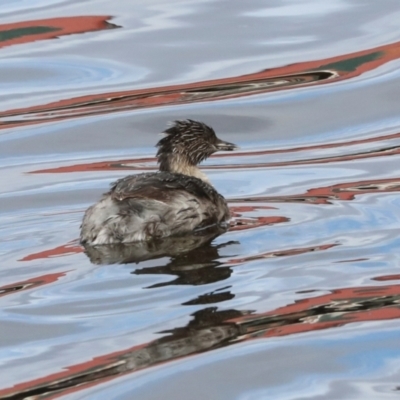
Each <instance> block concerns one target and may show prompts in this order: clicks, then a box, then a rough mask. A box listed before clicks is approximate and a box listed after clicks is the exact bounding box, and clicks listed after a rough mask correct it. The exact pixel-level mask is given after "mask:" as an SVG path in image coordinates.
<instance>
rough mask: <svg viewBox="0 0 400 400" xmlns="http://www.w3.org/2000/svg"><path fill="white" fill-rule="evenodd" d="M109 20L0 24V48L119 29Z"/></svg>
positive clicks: (98, 18)
mask: <svg viewBox="0 0 400 400" xmlns="http://www.w3.org/2000/svg"><path fill="white" fill-rule="evenodd" d="M109 19H111V17H109V16H100V15H99V16H95V15H90V16H89V15H88V16H79V17H66V18H49V19H38V20H34V21H23V22H14V23H12V24H0V48H2V47H5V46H11V45H15V44H22V43H30V42H35V41H38V40H46V39H54V38H58V37H60V36H64V35H72V34H77V33H86V32H93V31H99V30H104V29H112V28H119V27H118V26H117V25H114V24H111V23H109V22H107V20H109Z"/></svg>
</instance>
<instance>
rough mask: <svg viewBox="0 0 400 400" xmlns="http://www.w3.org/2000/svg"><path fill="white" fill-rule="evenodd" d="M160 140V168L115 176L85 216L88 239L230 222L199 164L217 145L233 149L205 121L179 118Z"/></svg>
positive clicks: (123, 238) (104, 240)
mask: <svg viewBox="0 0 400 400" xmlns="http://www.w3.org/2000/svg"><path fill="white" fill-rule="evenodd" d="M163 133H164V134H165V136H164V137H163V138H162V139H161V140H160V141H159V142H158V143H157V148H158V151H157V155H156V157H157V161H158V164H159V171H157V172H150V173H142V174H137V175H129V176H126V177H124V178H122V179H119V180H117V181H116V182H114V183H113V184H112V185H111V189H110V190H109V191H108V192H107V193H105V194H104V195H103V197H102V198H101V199H100V201H99V202H98V203H96V204H94V205H92V206H91V207H89V208H88V209H87V210H86V212H85V214H84V217H83V221H82V225H81V232H80V240H81V243H82V244H84V245H94V246H95V245H102V244H113V243H131V242H141V241H149V240H152V239H160V238H164V237H169V236H183V235H185V234H188V233H196V232H201V231H202V230H204V229H208V228H209V227H210V226H216V225H218V226H220V227H226V226H227V224H228V221H229V218H230V213H229V208H228V205H227V203H226V200H225V198H224V197H223V196H222V195H220V194H219V193H218V192H217V191H216V190H215V189H214V187H213V186H212V185H211V183H210V181H209V180H208V178H207V176H206V175H205V174H204V173H203V172H202V171H201V170H200V169H199V168H198V164H200V163H201V162H202V161H203V160H205V159H206V158H208V157H209V156H210V155H211V154H213V153H215V152H217V151H221V150H222V151H232V150H235V149H236V148H237V146H236V145H235V144H233V143H229V142H225V141H223V140H221V139H219V138H218V137H217V136H216V134H215V132H214V130H213V129H212V128H211V127H210V126H207V125H206V124H204V123H202V122H199V121H193V120H191V119H187V120H180V121H175V123H174V124H173V125H172V126H171V127H169V128H168V129H166V130H165V131H164V132H163Z"/></svg>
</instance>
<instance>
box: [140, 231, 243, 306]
mask: <svg viewBox="0 0 400 400" xmlns="http://www.w3.org/2000/svg"><path fill="white" fill-rule="evenodd" d="M212 239H213V238H211V239H210V240H207V242H206V243H205V244H204V245H202V246H200V247H197V248H194V249H190V250H189V251H185V252H184V253H181V254H174V255H173V256H172V257H171V259H170V261H169V262H167V263H166V264H163V265H161V266H156V267H148V268H140V269H136V270H135V271H134V272H133V273H134V274H136V275H143V274H151V275H152V274H161V275H177V276H178V278H177V279H175V280H173V281H170V282H165V283H156V284H154V285H152V286H150V288H156V287H162V286H167V285H204V284H207V283H212V282H218V281H221V280H224V279H227V278H229V277H230V275H231V273H232V270H231V269H230V268H229V267H226V266H222V262H220V261H218V260H219V258H220V255H219V254H218V250H219V249H221V248H224V247H227V246H229V245H232V244H238V243H239V242H232V241H231V242H226V243H223V244H220V245H215V244H212V243H211V240H212ZM207 302H209V301H207Z"/></svg>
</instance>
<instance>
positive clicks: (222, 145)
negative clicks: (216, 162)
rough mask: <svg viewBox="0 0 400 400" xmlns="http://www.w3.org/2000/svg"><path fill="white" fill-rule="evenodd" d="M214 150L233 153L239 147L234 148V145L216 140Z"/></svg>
mask: <svg viewBox="0 0 400 400" xmlns="http://www.w3.org/2000/svg"><path fill="white" fill-rule="evenodd" d="M216 148H217V149H218V151H233V150H237V149H238V148H239V146H236V144H233V143H229V142H224V141H223V140H220V139H218V142H217V144H216Z"/></svg>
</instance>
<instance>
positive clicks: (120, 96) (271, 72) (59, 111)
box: [0, 42, 400, 129]
mask: <svg viewBox="0 0 400 400" xmlns="http://www.w3.org/2000/svg"><path fill="white" fill-rule="evenodd" d="M398 58H400V42H395V43H391V44H389V45H385V46H380V47H376V48H373V49H368V50H364V51H359V52H355V53H351V54H345V55H341V56H337V57H332V58H327V59H324V60H316V61H309V62H304V63H298V64H293V65H288V66H285V67H279V68H274V69H267V70H264V71H261V72H256V73H253V74H249V75H243V76H236V77H233V78H224V79H216V80H214V81H204V82H195V83H190V84H185V85H174V86H167V87H160V88H149V89H140V90H129V91H121V92H112V93H104V94H95V95H88V96H81V97H77V98H72V99H63V100H60V101H57V102H54V103H49V104H45V105H39V106H32V107H28V108H20V109H14V110H9V111H6V112H2V113H0V129H2V128H12V127H17V126H24V125H33V124H38V123H43V122H46V120H51V121H61V120H64V119H67V118H76V117H78V116H81V117H83V116H87V115H98V114H107V113H111V112H116V111H120V110H125V111H127V110H135V109H141V108H150V107H158V106H165V105H173V104H175V105H177V104H187V103H193V102H198V101H216V100H223V99H231V98H237V97H242V96H250V95H253V94H261V93H267V92H270V91H276V90H283V89H287V88H294V87H296V86H300V87H304V86H307V85H310V84H322V83H329V82H337V81H341V80H345V79H350V78H354V77H356V76H359V75H361V74H362V73H365V72H367V71H371V70H373V69H375V68H377V67H379V66H381V65H383V64H385V63H387V62H389V61H391V60H394V59H398Z"/></svg>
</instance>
